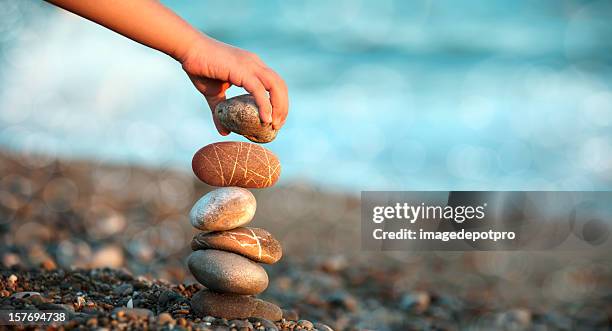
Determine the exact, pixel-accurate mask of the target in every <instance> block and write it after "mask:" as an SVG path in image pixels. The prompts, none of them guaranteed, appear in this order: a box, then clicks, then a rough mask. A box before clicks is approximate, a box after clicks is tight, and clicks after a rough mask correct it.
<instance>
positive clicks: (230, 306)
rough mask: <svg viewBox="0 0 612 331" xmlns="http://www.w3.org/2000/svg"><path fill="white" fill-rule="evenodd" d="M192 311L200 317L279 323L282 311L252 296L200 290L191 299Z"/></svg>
mask: <svg viewBox="0 0 612 331" xmlns="http://www.w3.org/2000/svg"><path fill="white" fill-rule="evenodd" d="M191 309H192V310H193V311H194V312H195V313H196V314H197V315H198V316H208V315H209V316H215V317H219V318H226V319H245V318H249V317H257V318H263V319H267V320H270V321H278V320H280V319H281V318H282V313H281V309H280V308H279V307H278V306H276V305H275V304H273V303H270V302H267V301H264V300H260V299H257V298H254V297H251V296H246V295H237V294H230V293H215V292H212V291H209V290H200V291H198V292H197V293H196V294H194V295H193V297H192V298H191Z"/></svg>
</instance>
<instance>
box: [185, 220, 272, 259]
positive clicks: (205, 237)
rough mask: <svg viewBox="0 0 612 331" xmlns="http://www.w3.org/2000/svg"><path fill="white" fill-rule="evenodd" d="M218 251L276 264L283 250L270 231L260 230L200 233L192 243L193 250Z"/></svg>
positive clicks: (248, 228)
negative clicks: (211, 249) (210, 249)
mask: <svg viewBox="0 0 612 331" xmlns="http://www.w3.org/2000/svg"><path fill="white" fill-rule="evenodd" d="M209 248H213V249H218V250H222V251H227V252H232V253H236V254H240V255H242V256H245V257H248V258H249V259H251V260H253V261H255V262H261V263H268V264H272V263H276V262H277V261H278V260H280V258H281V256H282V255H283V249H282V247H281V245H280V243H279V242H278V240H276V238H274V237H273V236H272V235H271V234H270V233H269V232H268V231H266V230H264V229H259V228H250V227H245V228H236V229H233V230H227V231H218V232H208V233H205V232H202V233H198V234H197V235H196V236H195V237H193V240H192V241H191V249H192V250H194V251H196V250H200V249H209Z"/></svg>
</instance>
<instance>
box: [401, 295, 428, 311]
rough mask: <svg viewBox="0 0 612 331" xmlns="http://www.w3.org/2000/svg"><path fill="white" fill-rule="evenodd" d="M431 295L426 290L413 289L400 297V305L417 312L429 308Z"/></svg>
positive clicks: (404, 308)
mask: <svg viewBox="0 0 612 331" xmlns="http://www.w3.org/2000/svg"><path fill="white" fill-rule="evenodd" d="M430 302H431V297H430V296H429V294H428V293H427V292H424V291H415V292H412V293H407V294H405V295H404V296H403V297H402V300H401V301H400V307H401V308H402V309H403V310H408V311H410V310H411V311H415V312H417V313H419V314H421V313H423V312H425V311H426V310H427V308H429V303H430Z"/></svg>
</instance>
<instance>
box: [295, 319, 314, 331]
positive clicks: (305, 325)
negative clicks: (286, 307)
mask: <svg viewBox="0 0 612 331" xmlns="http://www.w3.org/2000/svg"><path fill="white" fill-rule="evenodd" d="M297 325H298V326H299V327H301V328H303V329H307V330H311V329H312V328H314V325H313V324H312V322H311V321H308V320H299V321H298V322H297Z"/></svg>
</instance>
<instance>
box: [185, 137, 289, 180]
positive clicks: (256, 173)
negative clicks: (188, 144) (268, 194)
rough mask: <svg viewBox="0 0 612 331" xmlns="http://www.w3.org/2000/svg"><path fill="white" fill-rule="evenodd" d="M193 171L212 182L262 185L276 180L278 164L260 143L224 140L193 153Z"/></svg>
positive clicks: (200, 177)
mask: <svg viewBox="0 0 612 331" xmlns="http://www.w3.org/2000/svg"><path fill="white" fill-rule="evenodd" d="M191 166H192V168H193V172H194V173H195V175H196V176H197V177H198V178H199V179H200V180H201V181H203V182H204V183H206V184H208V185H212V186H224V187H226V186H239V187H245V188H264V187H270V186H272V185H274V183H276V181H277V180H278V177H279V176H280V171H281V166H280V162H279V161H278V158H277V157H276V156H275V155H274V154H273V153H272V152H271V151H269V150H267V149H265V148H264V147H262V146H260V145H257V144H253V143H246V142H238V141H224V142H218V143H214V144H210V145H207V146H204V147H202V148H201V149H200V150H199V151H197V152H196V153H195V155H194V156H193V160H192V161H191Z"/></svg>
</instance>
